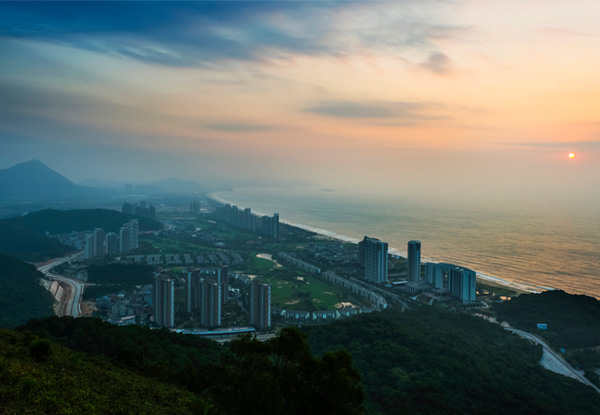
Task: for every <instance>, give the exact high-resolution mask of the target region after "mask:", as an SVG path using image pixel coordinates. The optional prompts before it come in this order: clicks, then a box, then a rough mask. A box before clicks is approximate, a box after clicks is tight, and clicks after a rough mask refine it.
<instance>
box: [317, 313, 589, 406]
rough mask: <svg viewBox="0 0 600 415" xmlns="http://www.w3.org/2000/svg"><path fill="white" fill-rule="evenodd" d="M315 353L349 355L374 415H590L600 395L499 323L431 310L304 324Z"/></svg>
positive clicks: (466, 315) (379, 314) (370, 315)
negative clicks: (543, 360)
mask: <svg viewBox="0 0 600 415" xmlns="http://www.w3.org/2000/svg"><path fill="white" fill-rule="evenodd" d="M305 331H306V332H307V334H308V336H309V344H310V346H311V349H312V350H313V352H314V353H316V354H321V353H325V351H326V350H347V351H348V352H349V353H350V354H351V355H352V358H353V361H354V364H355V365H356V368H357V369H358V370H359V371H360V373H361V375H362V379H363V383H364V385H365V389H366V392H367V410H368V413H369V414H448V413H452V414H461V413H462V414H498V413H510V414H533V413H540V414H541V413H543V414H557V415H558V414H565V413H570V414H589V413H594V411H597V408H598V405H600V395H598V394H597V393H596V392H595V391H593V390H591V388H589V387H586V386H584V385H582V384H580V383H578V382H576V381H574V380H572V379H570V378H567V377H564V376H560V375H557V374H554V373H552V372H549V371H547V370H545V369H543V368H542V367H541V366H540V365H539V364H538V361H539V360H540V357H541V348H539V347H536V346H533V345H531V344H529V343H528V342H527V341H524V340H522V339H520V338H518V337H517V336H515V335H513V334H511V333H509V332H507V331H505V330H503V329H502V328H501V327H500V326H499V325H495V324H492V323H488V322H487V321H485V320H483V319H479V318H477V317H473V316H470V315H468V314H464V313H458V312H448V311H436V310H434V309H431V308H423V309H419V310H413V311H407V312H404V313H401V312H399V311H395V310H388V311H385V312H381V313H372V314H363V315H360V316H357V317H356V318H352V319H348V320H343V321H338V322H336V323H333V324H329V325H326V326H314V327H306V328H305Z"/></svg>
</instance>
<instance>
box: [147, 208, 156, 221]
mask: <svg viewBox="0 0 600 415" xmlns="http://www.w3.org/2000/svg"><path fill="white" fill-rule="evenodd" d="M148 217H149V218H150V219H156V208H155V207H154V206H152V205H150V206H148Z"/></svg>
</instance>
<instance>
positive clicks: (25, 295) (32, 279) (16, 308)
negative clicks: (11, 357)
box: [0, 253, 54, 328]
mask: <svg viewBox="0 0 600 415" xmlns="http://www.w3.org/2000/svg"><path fill="white" fill-rule="evenodd" d="M40 277H42V274H41V273H39V272H38V271H37V269H36V268H35V267H34V266H33V265H31V264H28V263H26V262H23V261H21V260H18V259H17V258H13V257H11V256H8V255H4V254H1V253H0V286H1V287H2V290H0V327H4V328H13V327H16V326H18V325H20V324H23V323H25V322H26V321H27V320H29V319H32V318H43V317H48V316H51V315H52V314H54V312H53V310H52V304H53V303H54V298H52V295H51V294H50V292H48V291H47V290H46V289H44V287H42V286H41V285H40V284H39V280H40Z"/></svg>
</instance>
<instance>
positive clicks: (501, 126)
mask: <svg viewBox="0 0 600 415" xmlns="http://www.w3.org/2000/svg"><path fill="white" fill-rule="evenodd" d="M599 21H600V2H598V1H597V0H569V1H564V0H544V1H537V0H531V1H527V2H524V1H521V0H519V1H512V0H506V1H497V0H496V1H489V0H473V1H462V0H455V1H452V0H450V1H443V0H439V1H427V0H420V1H408V0H406V1H403V0H397V1H390V2H386V1H318V2H310V1H270V2H254V1H243V2H235V1H221V2H98V3H96V2H66V3H59V2H41V3H36V2H1V3H0V57H1V59H0V149H1V151H0V168H7V167H10V166H11V165H14V164H16V163H19V162H23V161H27V160H30V159H39V160H41V161H42V162H44V163H46V164H47V165H48V166H50V167H51V168H53V169H54V170H57V171H58V172H60V173H62V174H64V175H65V176H66V177H68V178H69V179H71V180H73V181H76V182H81V181H82V180H85V179H90V178H96V179H104V180H113V181H122V182H123V181H126V182H132V181H138V182H149V181H153V180H159V179H163V178H167V177H178V178H181V179H189V180H197V181H201V182H202V181H210V180H216V179H217V178H225V179H229V180H248V179H255V178H256V179H277V180H298V179H301V180H305V181H307V182H310V183H313V184H315V185H317V186H323V187H327V188H333V189H335V188H336V187H340V188H351V187H356V188H357V189H371V190H373V191H390V190H394V191H398V192H405V193H406V194H418V193H427V192H429V193H436V192H437V193H448V194H455V195H457V197H461V196H465V197H466V196H475V197H478V196H479V195H481V196H483V195H488V196H489V195H512V196H515V197H520V196H522V195H531V194H533V193H536V194H537V193H540V194H542V193H546V194H553V195H559V197H580V196H581V197H584V196H586V195H590V194H594V195H598V192H599V190H597V189H600V111H599V108H600V82H599V78H598V76H599V75H598V74H600V53H598V51H599V50H600V26H599V25H598V22H599ZM570 152H574V153H575V154H576V157H575V158H573V159H569V158H568V154H569V153H570Z"/></svg>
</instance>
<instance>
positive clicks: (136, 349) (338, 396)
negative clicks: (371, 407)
mask: <svg viewBox="0 0 600 415" xmlns="http://www.w3.org/2000/svg"><path fill="white" fill-rule="evenodd" d="M19 330H22V331H28V332H31V333H35V334H36V335H39V336H42V337H44V338H47V339H49V340H51V341H52V342H57V343H60V344H62V345H65V346H67V347H69V348H71V349H73V350H76V351H81V352H85V353H86V354H87V355H90V356H95V357H97V358H98V359H102V360H103V361H105V362H106V363H107V364H108V363H111V364H113V365H116V366H118V367H120V368H122V369H126V370H129V371H133V372H136V373H137V374H139V375H143V376H144V377H146V378H152V379H156V380H157V381H161V382H165V383H168V384H171V385H173V386H178V387H184V388H186V389H187V390H188V391H191V392H193V393H195V394H196V396H197V397H198V398H199V399H202V400H203V401H204V402H207V403H208V404H209V406H210V408H211V409H210V411H209V412H208V413H214V414H240V415H242V414H244V415H246V414H257V415H258V414H261V415H262V414H286V415H288V414H289V415H305V414H328V415H335V414H340V415H342V414H344V415H353V414H356V415H359V414H362V413H364V411H363V402H364V394H363V389H362V386H361V384H360V376H359V374H358V372H357V371H356V370H355V369H354V368H353V367H352V359H351V357H350V355H349V354H348V353H346V352H344V351H339V352H335V353H325V354H324V356H322V357H317V358H316V357H314V356H312V355H311V353H310V351H309V348H308V344H307V342H306V337H305V335H304V334H303V333H302V332H300V331H299V330H298V329H296V328H286V329H283V330H281V331H280V332H279V334H278V335H277V336H276V337H275V338H273V339H272V340H271V341H269V342H266V343H265V342H260V341H258V340H253V339H251V338H249V337H242V338H240V339H238V340H235V341H233V342H231V343H229V344H227V345H224V346H220V345H218V344H217V343H215V342H213V341H210V340H205V339H199V338H197V337H194V336H192V335H183V334H174V333H170V332H169V331H168V330H166V329H164V330H150V329H148V328H142V327H138V326H129V327H118V326H114V325H111V324H108V323H104V322H101V321H99V320H97V319H90V318H79V319H73V318H65V317H63V318H57V317H52V318H49V319H45V320H40V321H31V322H29V323H28V324H27V325H25V326H23V327H21V328H19ZM132 413H133V412H132ZM181 413H183V414H185V413H191V412H181Z"/></svg>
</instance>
